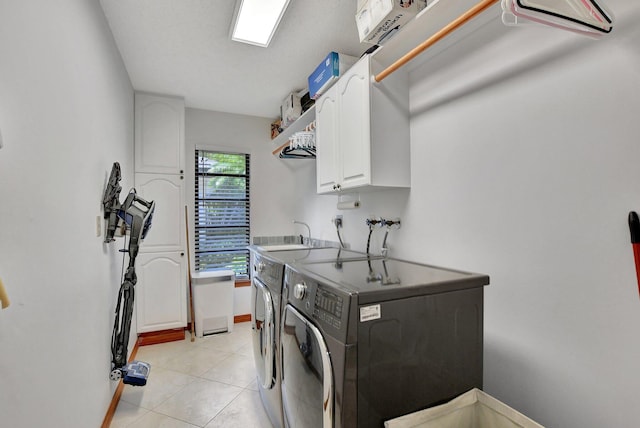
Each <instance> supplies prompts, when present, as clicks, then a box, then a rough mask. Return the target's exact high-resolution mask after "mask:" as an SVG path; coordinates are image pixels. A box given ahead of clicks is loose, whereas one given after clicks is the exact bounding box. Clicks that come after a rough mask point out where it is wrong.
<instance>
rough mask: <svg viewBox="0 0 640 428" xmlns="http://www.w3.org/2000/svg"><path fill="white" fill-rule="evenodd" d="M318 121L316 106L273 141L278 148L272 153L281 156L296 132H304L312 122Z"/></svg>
mask: <svg viewBox="0 0 640 428" xmlns="http://www.w3.org/2000/svg"><path fill="white" fill-rule="evenodd" d="M314 120H316V106H315V105H313V106H311V107H310V108H309V110H307V111H305V112H304V113H302V116H300V117H299V118H298V119H297V120H296V121H295V122H293V123H292V124H291V125H289V126H288V127H286V128H285V129H284V131H282V132H281V133H280V134H279V135H278V136H277V137H276V138H274V139H273V140H271V142H272V143H273V145H274V146H275V147H276V148H275V150H274V151H273V152H272V153H273V154H274V155H275V156H279V155H280V152H282V149H283V148H285V147H286V146H287V145H289V138H291V136H292V135H293V134H295V133H296V132H300V131H304V128H306V127H307V126H308V125H309V124H310V123H311V122H313V121H314Z"/></svg>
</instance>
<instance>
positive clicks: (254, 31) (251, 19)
mask: <svg viewBox="0 0 640 428" xmlns="http://www.w3.org/2000/svg"><path fill="white" fill-rule="evenodd" d="M288 5H289V0H238V2H237V4H236V12H235V15H234V19H233V26H232V28H231V40H235V41H236V42H242V43H248V44H250V45H256V46H262V47H265V48H266V47H267V46H269V43H270V42H271V38H272V37H273V35H274V33H275V32H276V28H278V24H279V23H280V19H282V16H283V15H284V11H285V10H286V9H287V6H288Z"/></svg>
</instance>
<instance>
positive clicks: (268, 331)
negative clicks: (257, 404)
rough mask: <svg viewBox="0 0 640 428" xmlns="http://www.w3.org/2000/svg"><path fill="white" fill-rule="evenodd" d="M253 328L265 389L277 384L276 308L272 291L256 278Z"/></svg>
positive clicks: (254, 343) (253, 299) (261, 381)
mask: <svg viewBox="0 0 640 428" xmlns="http://www.w3.org/2000/svg"><path fill="white" fill-rule="evenodd" d="M251 306H252V307H251V312H252V313H251V329H252V337H253V355H254V362H255V365H256V372H257V373H258V383H259V384H260V385H261V386H262V388H264V389H271V388H273V385H274V384H275V364H276V360H275V358H276V353H275V347H276V343H275V337H276V336H275V309H274V306H273V299H272V297H271V292H270V291H269V289H268V288H267V287H266V286H265V285H264V284H263V283H262V282H260V280H258V279H256V278H254V279H253V283H252V287H251Z"/></svg>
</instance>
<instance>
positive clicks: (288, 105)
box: [280, 92, 302, 128]
mask: <svg viewBox="0 0 640 428" xmlns="http://www.w3.org/2000/svg"><path fill="white" fill-rule="evenodd" d="M301 114H302V104H301V103H300V95H298V94H297V93H295V92H292V93H290V94H289V95H287V97H286V98H285V99H284V100H283V101H282V105H281V106H280V116H281V117H282V123H281V126H282V128H286V127H287V126H289V125H291V124H292V123H293V122H295V121H296V119H298V118H299V117H300V115H301Z"/></svg>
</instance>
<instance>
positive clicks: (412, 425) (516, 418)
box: [384, 388, 544, 428]
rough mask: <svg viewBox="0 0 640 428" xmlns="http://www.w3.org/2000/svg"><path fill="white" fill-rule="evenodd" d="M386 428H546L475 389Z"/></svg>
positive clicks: (395, 420)
mask: <svg viewBox="0 0 640 428" xmlns="http://www.w3.org/2000/svg"><path fill="white" fill-rule="evenodd" d="M384 426H385V428H418V427H419V428H520V427H522V428H544V427H543V426H542V425H540V424H538V423H536V422H534V421H532V420H531V419H529V418H527V417H526V416H524V415H523V414H521V413H519V412H518V411H516V410H514V409H512V408H511V407H509V406H507V405H506V404H504V403H502V402H501V401H499V400H497V399H495V398H493V397H492V396H490V395H489V394H487V393H485V392H483V391H481V390H479V389H477V388H474V389H472V390H470V391H468V392H466V393H464V394H462V395H460V396H458V397H456V398H454V399H453V400H451V401H449V402H448V403H445V404H442V405H440V406H435V407H430V408H428V409H425V410H421V411H419V412H415V413H411V414H409V415H405V416H401V417H398V418H395V419H391V420H389V421H386V422H385V423H384Z"/></svg>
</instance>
